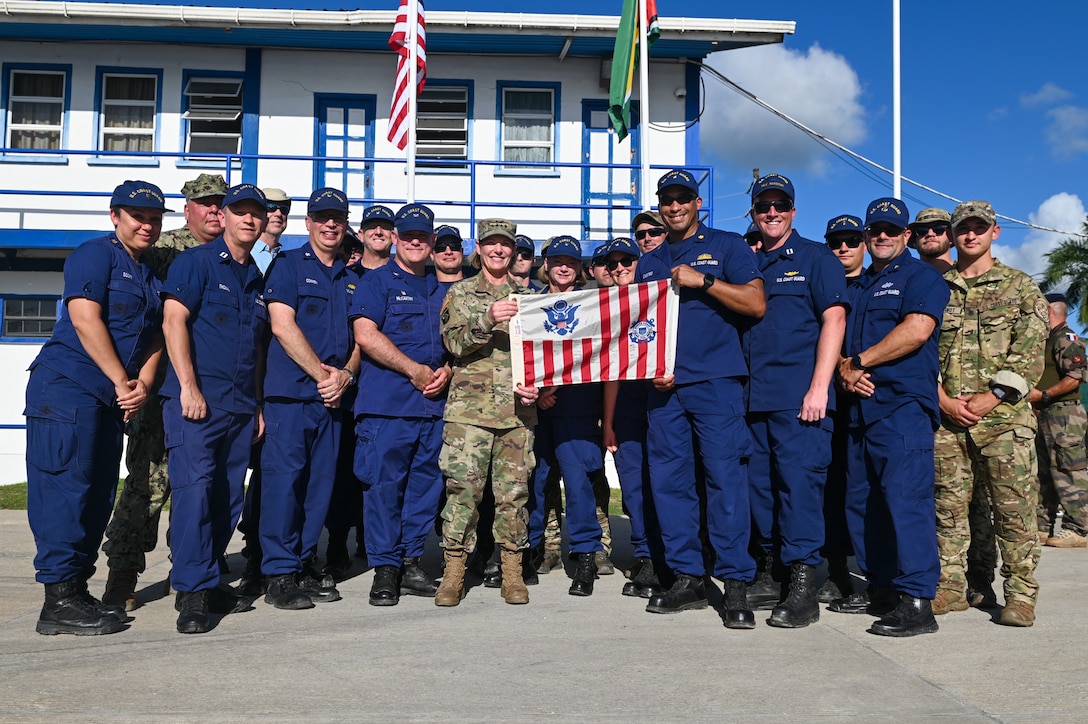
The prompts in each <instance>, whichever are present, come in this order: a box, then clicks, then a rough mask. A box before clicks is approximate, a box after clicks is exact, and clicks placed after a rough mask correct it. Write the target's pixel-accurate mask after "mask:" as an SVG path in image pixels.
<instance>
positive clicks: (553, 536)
mask: <svg viewBox="0 0 1088 724" xmlns="http://www.w3.org/2000/svg"><path fill="white" fill-rule="evenodd" d="M560 479H561V475H560V473H559V468H558V467H556V468H552V470H551V471H550V472H549V473H548V481H547V482H546V483H545V485H544V550H546V551H557V550H559V549H560V548H561V547H562V537H563V526H562V523H561V522H560V518H559V516H560V514H561V513H562V512H563V494H562V492H561V491H560V489H559V481H560ZM593 497H594V498H596V500H597V523H598V524H599V525H600V526H601V545H602V546H603V547H604V552H605V554H606V555H609V556H611V555H612V528H611V526H610V525H609V523H608V502H609V499H610V497H611V491H610V490H609V488H608V478H606V477H605V474H604V468H601V470H599V471H598V472H597V475H596V477H594V478H593Z"/></svg>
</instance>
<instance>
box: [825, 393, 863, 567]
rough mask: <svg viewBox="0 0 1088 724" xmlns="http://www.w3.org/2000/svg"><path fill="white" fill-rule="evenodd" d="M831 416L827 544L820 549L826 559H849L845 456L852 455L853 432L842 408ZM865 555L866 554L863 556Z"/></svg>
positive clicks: (826, 494)
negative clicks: (851, 435)
mask: <svg viewBox="0 0 1088 724" xmlns="http://www.w3.org/2000/svg"><path fill="white" fill-rule="evenodd" d="M832 419H833V424H834V430H833V431H832V433H831V463H830V464H829V465H828V466H827V483H826V485H824V544H823V547H821V548H820V552H821V553H823V555H824V558H846V557H847V556H850V555H853V553H854V551H853V548H852V547H851V544H850V528H849V525H848V524H847V517H846V457H847V455H848V454H849V453H848V450H849V446H850V442H849V441H850V433H849V431H848V429H847V425H846V414H845V412H844V411H842V410H841V409H840V411H839V412H837V413H835V414H834V416H833V418H832ZM863 515H864V513H863ZM864 557H865V556H864V553H863V554H862V556H861V559H862V560H863V559H864Z"/></svg>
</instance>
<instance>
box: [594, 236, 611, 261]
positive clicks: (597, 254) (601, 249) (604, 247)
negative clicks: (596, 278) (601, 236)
mask: <svg viewBox="0 0 1088 724" xmlns="http://www.w3.org/2000/svg"><path fill="white" fill-rule="evenodd" d="M611 244H612V242H611V241H602V242H601V243H600V244H598V245H597V248H596V249H594V250H593V257H592V259H591V261H592V263H593V264H597V263H599V262H602V261H603V260H604V258H605V257H606V256H608V247H609V246H611Z"/></svg>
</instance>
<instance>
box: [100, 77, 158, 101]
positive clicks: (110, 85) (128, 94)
mask: <svg viewBox="0 0 1088 724" xmlns="http://www.w3.org/2000/svg"><path fill="white" fill-rule="evenodd" d="M157 80H158V79H157V78H154V77H151V76H129V75H107V76H106V88H105V92H104V93H103V96H104V98H105V99H106V100H121V101H154V100H155V83H156V81H157Z"/></svg>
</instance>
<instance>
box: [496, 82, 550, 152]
mask: <svg viewBox="0 0 1088 724" xmlns="http://www.w3.org/2000/svg"><path fill="white" fill-rule="evenodd" d="M510 93H546V94H547V95H548V97H549V98H550V99H551V104H550V109H549V111H548V112H546V113H544V112H541V113H531V112H524V111H511V110H507V107H506V104H507V99H508V97H509V94H510ZM507 119H512V120H513V119H529V120H543V121H546V122H547V125H548V128H549V138H548V140H547V141H526V140H517V141H514V140H509V139H508V138H507V136H508V134H507V131H506V121H507ZM555 135H556V134H555V89H554V88H523V87H519V86H504V87H503V89H502V146H501V152H502V160H503V162H506V161H507V158H506V151H507V149H513V148H546V149H548V159H547V160H546V161H541V162H540V163H550V162H553V161H555ZM502 168H503V170H523V171H541V170H544V169H542V168H541V167H539V166H522V165H520V164H519V163H518V162H517V161H510V163H509V165H504V166H503V167H502Z"/></svg>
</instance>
